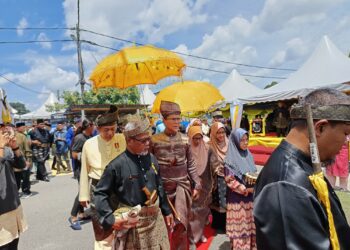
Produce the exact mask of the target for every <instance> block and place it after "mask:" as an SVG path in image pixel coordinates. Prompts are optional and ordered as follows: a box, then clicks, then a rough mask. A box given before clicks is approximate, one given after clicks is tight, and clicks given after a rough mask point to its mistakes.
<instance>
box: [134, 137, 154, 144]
mask: <svg viewBox="0 0 350 250" xmlns="http://www.w3.org/2000/svg"><path fill="white" fill-rule="evenodd" d="M132 139H133V140H135V141H138V142H140V143H142V144H146V143H147V142H150V141H151V137H146V138H143V139H138V138H136V137H132Z"/></svg>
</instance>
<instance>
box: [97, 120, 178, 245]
mask: <svg viewBox="0 0 350 250" xmlns="http://www.w3.org/2000/svg"><path fill="white" fill-rule="evenodd" d="M124 136H125V138H126V144H127V146H126V151H125V152H124V153H122V154H121V155H119V156H118V157H116V158H115V159H114V160H113V161H111V162H110V163H109V164H108V166H107V167H106V170H105V172H104V173H103V175H102V177H101V179H100V181H99V182H98V184H97V186H96V189H95V205H96V210H97V212H98V215H99V218H100V222H101V224H102V226H103V227H104V230H107V231H108V230H111V229H114V230H115V240H114V247H115V249H130V250H134V249H135V250H136V249H138V250H146V249H150V250H153V249H165V250H166V249H170V245H169V239H168V233H167V229H166V225H165V222H164V218H163V216H162V215H164V216H165V220H166V222H167V224H168V225H169V226H172V224H173V215H172V213H171V210H170V207H169V204H168V200H167V197H166V194H165V192H164V189H163V185H162V181H161V178H160V176H159V167H158V163H157V160H156V159H155V157H154V156H153V155H152V154H150V153H149V145H150V140H151V137H150V136H151V133H150V123H149V121H148V120H147V119H144V120H142V119H141V118H140V117H137V116H135V117H132V118H130V121H129V122H128V123H127V124H126V126H125V129H124ZM111 194H114V195H115V196H116V197H117V199H118V205H117V206H116V210H115V211H114V208H112V206H111V203H110V199H109V198H110V197H111ZM133 210H134V211H133ZM132 211H133V212H132ZM130 213H134V216H135V219H134V220H133V218H132V217H131V218H130ZM128 229H129V230H128Z"/></svg>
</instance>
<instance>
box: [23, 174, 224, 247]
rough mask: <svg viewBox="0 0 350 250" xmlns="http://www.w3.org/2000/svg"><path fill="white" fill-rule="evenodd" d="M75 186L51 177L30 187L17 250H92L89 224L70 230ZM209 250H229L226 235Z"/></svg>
mask: <svg viewBox="0 0 350 250" xmlns="http://www.w3.org/2000/svg"><path fill="white" fill-rule="evenodd" d="M77 190H78V184H77V181H76V180H74V179H73V178H72V175H65V176H57V177H52V178H51V182H49V183H47V182H38V183H35V184H34V185H33V186H32V191H33V193H34V194H35V195H34V196H32V197H29V198H27V199H22V200H21V202H22V205H23V208H24V213H25V216H26V219H27V221H28V224H29V229H28V230H27V231H26V232H25V233H24V234H23V235H21V237H20V242H19V249H20V250H89V249H93V231H92V226H91V223H90V222H88V223H86V224H84V225H82V228H83V229H82V230H81V231H74V230H72V229H71V228H70V227H69V223H68V217H69V215H70V210H71V207H72V204H73V201H74V198H75V196H76V194H77ZM209 249H212V250H218V249H220V250H226V249H229V244H228V241H227V238H226V236H225V235H218V236H217V237H215V239H214V240H213V242H212V244H211V247H210V248H209Z"/></svg>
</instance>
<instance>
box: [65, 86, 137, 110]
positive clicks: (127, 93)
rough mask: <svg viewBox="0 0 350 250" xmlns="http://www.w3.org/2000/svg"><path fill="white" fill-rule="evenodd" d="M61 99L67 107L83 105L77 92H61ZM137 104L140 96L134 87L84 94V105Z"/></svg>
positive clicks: (91, 91)
mask: <svg viewBox="0 0 350 250" xmlns="http://www.w3.org/2000/svg"><path fill="white" fill-rule="evenodd" d="M62 98H63V99H64V103H65V104H66V105H67V106H70V105H74V104H82V103H83V102H82V100H81V95H80V93H79V92H78V91H63V93H62ZM139 102H140V94H139V91H138V89H137V88H136V87H133V88H127V89H124V90H121V89H116V88H102V89H98V90H96V91H93V90H88V91H85V92H84V103H86V104H137V103H139Z"/></svg>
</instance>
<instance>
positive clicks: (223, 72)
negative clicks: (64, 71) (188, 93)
mask: <svg viewBox="0 0 350 250" xmlns="http://www.w3.org/2000/svg"><path fill="white" fill-rule="evenodd" d="M81 41H82V42H84V43H87V44H90V45H93V46H97V47H101V48H105V49H111V50H114V51H120V50H119V49H115V48H112V47H108V46H105V45H100V44H97V43H95V42H91V41H87V40H81ZM186 67H187V68H191V69H198V70H205V71H210V72H214V73H221V74H230V73H231V72H227V71H221V70H215V69H208V68H201V67H196V66H192V65H186ZM241 75H242V76H247V77H256V78H267V79H286V77H281V76H260V75H250V74H241Z"/></svg>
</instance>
